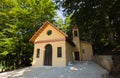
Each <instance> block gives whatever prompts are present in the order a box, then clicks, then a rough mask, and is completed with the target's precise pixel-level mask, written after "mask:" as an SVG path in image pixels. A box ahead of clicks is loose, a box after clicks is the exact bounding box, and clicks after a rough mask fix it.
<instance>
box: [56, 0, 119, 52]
mask: <svg viewBox="0 0 120 78" xmlns="http://www.w3.org/2000/svg"><path fill="white" fill-rule="evenodd" d="M55 2H56V5H57V6H59V8H61V7H62V8H63V9H64V10H63V12H64V15H66V16H68V15H71V24H72V25H73V24H77V25H78V26H79V28H80V38H81V40H86V41H91V42H93V43H94V49H95V51H101V50H105V48H108V50H109V51H112V49H114V47H116V46H117V45H118V44H119V43H120V32H119V31H120V9H119V8H120V5H119V4H120V0H92V1H91V0H55ZM101 52H103V51H101Z"/></svg>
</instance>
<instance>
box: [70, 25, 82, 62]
mask: <svg viewBox="0 0 120 78" xmlns="http://www.w3.org/2000/svg"><path fill="white" fill-rule="evenodd" d="M72 34H73V42H74V44H75V45H76V47H75V48H74V59H75V60H77V61H79V60H81V53H80V37H79V29H78V27H77V26H76V25H75V26H74V27H73V31H72Z"/></svg>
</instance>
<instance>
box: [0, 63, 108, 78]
mask: <svg viewBox="0 0 120 78" xmlns="http://www.w3.org/2000/svg"><path fill="white" fill-rule="evenodd" d="M107 73H108V72H107V71H106V70H105V69H103V68H102V67H100V66H99V65H97V64H96V63H94V62H91V61H90V62H76V63H75V64H74V65H72V66H66V67H50V66H43V67H27V68H24V69H20V70H15V71H12V72H4V73H0V78H105V77H104V75H106V74H107Z"/></svg>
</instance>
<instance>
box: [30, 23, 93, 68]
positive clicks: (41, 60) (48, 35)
mask: <svg viewBox="0 0 120 78" xmlns="http://www.w3.org/2000/svg"><path fill="white" fill-rule="evenodd" d="M72 35H73V40H70V39H69V38H68V35H67V34H65V33H64V32H62V31H61V30H59V29H58V28H56V27H55V26H54V25H53V24H51V23H50V22H48V21H47V22H45V23H44V24H43V25H42V26H41V27H40V28H39V29H38V31H37V32H36V33H35V34H34V35H33V36H32V38H31V39H30V40H29V41H30V42H33V43H34V52H33V62H32V66H67V65H68V64H69V63H70V62H74V61H88V60H92V55H93V51H92V43H90V42H86V41H81V40H80V37H79V29H78V28H77V26H74V27H73V31H72Z"/></svg>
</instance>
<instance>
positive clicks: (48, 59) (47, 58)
mask: <svg viewBox="0 0 120 78" xmlns="http://www.w3.org/2000/svg"><path fill="white" fill-rule="evenodd" d="M43 62H44V63H43V65H46V66H52V45H51V44H47V45H46V46H45V51H44V60H43Z"/></svg>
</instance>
